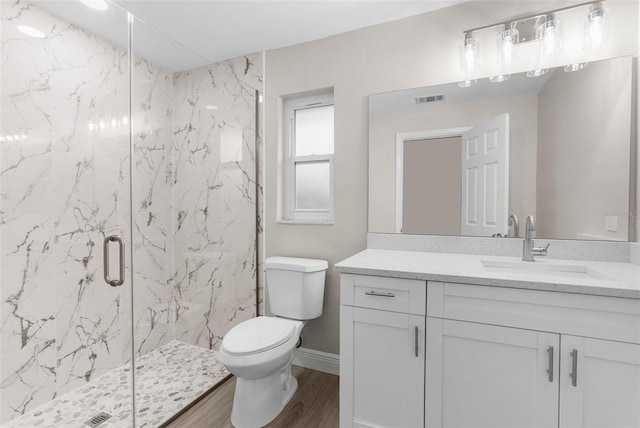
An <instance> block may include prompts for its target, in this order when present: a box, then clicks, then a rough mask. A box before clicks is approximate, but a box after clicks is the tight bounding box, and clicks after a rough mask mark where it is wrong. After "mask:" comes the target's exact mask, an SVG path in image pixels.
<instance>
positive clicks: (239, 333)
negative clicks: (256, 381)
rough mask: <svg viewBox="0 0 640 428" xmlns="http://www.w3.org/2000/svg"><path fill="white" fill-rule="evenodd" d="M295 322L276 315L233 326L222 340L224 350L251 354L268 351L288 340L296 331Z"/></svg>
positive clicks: (236, 353) (237, 353) (238, 353)
mask: <svg viewBox="0 0 640 428" xmlns="http://www.w3.org/2000/svg"><path fill="white" fill-rule="evenodd" d="M295 325H296V324H295V322H292V321H291V320H287V319H282V318H275V317H257V318H252V319H250V320H247V321H244V322H242V323H240V324H238V325H237V326H235V327H233V328H232V329H231V330H230V331H229V332H228V333H227V334H226V335H225V336H224V339H223V340H222V347H223V348H224V351H225V352H227V353H229V354H232V355H249V354H257V353H258V352H263V351H267V350H269V349H272V348H275V347H276V346H278V345H280V344H282V343H283V342H286V341H287V340H288V339H290V338H291V336H293V335H294V333H295V330H296V329H295Z"/></svg>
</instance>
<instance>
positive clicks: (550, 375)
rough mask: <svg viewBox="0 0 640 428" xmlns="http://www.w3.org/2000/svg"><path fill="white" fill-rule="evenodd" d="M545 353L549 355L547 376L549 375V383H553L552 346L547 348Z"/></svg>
mask: <svg viewBox="0 0 640 428" xmlns="http://www.w3.org/2000/svg"><path fill="white" fill-rule="evenodd" d="M547 352H548V353H549V368H548V369H547V374H548V375H549V382H553V346H549V347H548V348H547Z"/></svg>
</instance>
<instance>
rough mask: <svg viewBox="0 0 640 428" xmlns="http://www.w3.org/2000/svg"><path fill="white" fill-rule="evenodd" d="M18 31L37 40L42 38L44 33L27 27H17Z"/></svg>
mask: <svg viewBox="0 0 640 428" xmlns="http://www.w3.org/2000/svg"><path fill="white" fill-rule="evenodd" d="M17 28H18V31H20V32H21V33H24V34H26V35H27V36H31V37H36V38H38V39H43V38H44V33H43V32H42V31H40V30H38V29H37V28H33V27H29V26H28V25H18V27H17Z"/></svg>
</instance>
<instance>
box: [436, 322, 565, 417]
mask: <svg viewBox="0 0 640 428" xmlns="http://www.w3.org/2000/svg"><path fill="white" fill-rule="evenodd" d="M559 342H560V337H559V335H558V334H553V333H545V332H538V331H531V330H524V329H517V328H508V327H500V326H494V325H486V324H479V323H470V322H463V321H453V320H443V319H438V318H428V319H427V346H428V350H427V397H426V400H425V408H426V417H427V419H426V420H427V424H426V426H428V427H433V428H436V427H496V428H498V427H504V428H512V427H540V428H542V427H549V428H550V427H557V426H558V383H559V382H558V366H559V358H558V357H559V355H558V351H559V349H560V346H559V344H560V343H559Z"/></svg>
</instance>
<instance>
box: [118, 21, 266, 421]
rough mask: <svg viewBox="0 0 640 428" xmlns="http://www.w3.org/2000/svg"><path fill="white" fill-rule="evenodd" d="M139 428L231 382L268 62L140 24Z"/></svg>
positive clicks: (135, 188) (243, 310) (250, 243)
mask: <svg viewBox="0 0 640 428" xmlns="http://www.w3.org/2000/svg"><path fill="white" fill-rule="evenodd" d="M131 51H132V104H131V105H132V113H131V115H132V126H133V128H132V129H133V133H132V141H133V152H132V154H133V161H132V164H133V177H132V198H133V200H132V210H133V230H134V236H133V247H134V248H133V252H134V253H133V258H134V272H133V275H134V284H135V286H134V289H133V293H134V299H133V300H134V354H135V378H136V395H135V396H136V421H137V423H136V425H137V426H147V425H146V424H150V426H159V425H160V423H161V422H163V421H166V420H167V419H169V418H171V417H172V416H173V415H174V414H176V413H177V412H179V411H180V409H182V408H184V407H185V406H187V405H188V404H189V403H190V402H192V401H193V400H195V399H196V398H198V397H199V396H200V395H202V394H203V393H205V392H206V391H208V390H209V389H210V388H212V387H214V386H215V385H216V384H217V383H219V382H220V381H222V380H224V379H225V378H226V377H227V376H228V372H227V371H226V370H225V368H224V367H223V366H222V365H221V364H220V363H218V362H217V359H216V351H217V350H218V348H219V346H220V342H221V340H222V336H223V335H224V334H225V333H226V332H227V331H228V330H229V329H230V328H231V327H233V326H234V325H236V324H237V323H239V322H241V321H243V320H246V319H248V318H251V317H254V316H255V315H256V294H255V290H256V249H255V245H256V201H255V197H256V187H255V177H256V151H255V150H256V102H257V99H256V90H257V89H259V88H261V82H262V80H261V79H262V71H261V66H262V59H261V55H259V54H257V55H247V56H245V57H240V58H236V59H232V60H227V61H223V62H220V63H217V64H210V63H209V61H207V60H206V59H204V58H202V57H200V56H199V55H197V54H195V53H193V52H192V51H190V50H189V49H187V48H185V47H184V46H182V45H180V44H179V43H177V42H175V41H174V40H172V39H171V38H169V37H168V36H166V35H164V34H163V33H161V32H159V31H157V30H155V29H154V28H152V27H149V26H148V25H146V24H145V23H143V22H141V21H139V20H137V19H134V20H133V25H132V39H131Z"/></svg>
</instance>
